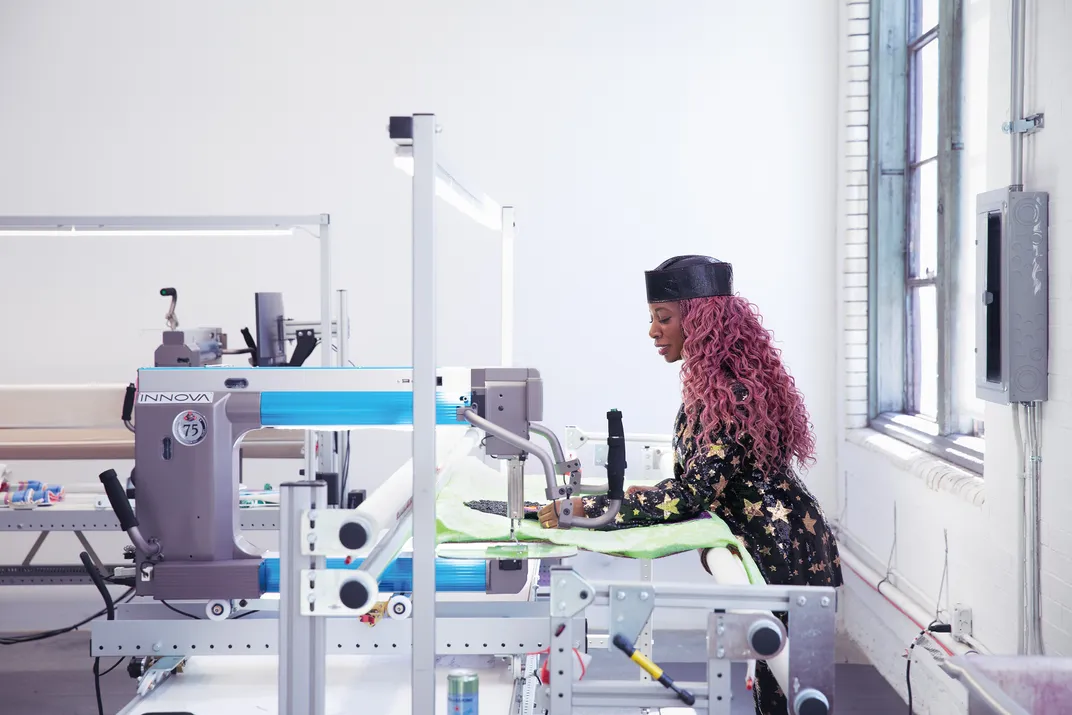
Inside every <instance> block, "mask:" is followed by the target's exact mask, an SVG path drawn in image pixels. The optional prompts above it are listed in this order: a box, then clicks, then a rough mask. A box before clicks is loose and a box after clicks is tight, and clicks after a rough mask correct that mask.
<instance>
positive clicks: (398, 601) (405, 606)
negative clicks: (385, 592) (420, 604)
mask: <svg viewBox="0 0 1072 715" xmlns="http://www.w3.org/2000/svg"><path fill="white" fill-rule="evenodd" d="M411 613H413V601H411V600H409V597H408V596H402V595H398V594H396V595H394V596H391V598H390V599H388V601H387V615H388V616H389V617H390V618H397V619H403V618H409V616H410V614H411Z"/></svg>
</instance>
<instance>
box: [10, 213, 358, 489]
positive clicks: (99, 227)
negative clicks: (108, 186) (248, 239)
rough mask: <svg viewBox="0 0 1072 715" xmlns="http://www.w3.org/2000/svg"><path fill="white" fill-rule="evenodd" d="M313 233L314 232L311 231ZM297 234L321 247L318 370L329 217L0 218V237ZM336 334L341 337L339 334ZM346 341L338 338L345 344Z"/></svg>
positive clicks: (326, 337) (327, 462)
mask: <svg viewBox="0 0 1072 715" xmlns="http://www.w3.org/2000/svg"><path fill="white" fill-rule="evenodd" d="M314 227H315V228H316V232H315V233H314V231H313V230H312V229H313V228H314ZM295 230H301V231H304V232H305V233H307V234H309V235H310V236H312V237H313V238H316V239H318V241H319V243H320V330H321V336H322V337H321V339H322V341H323V343H322V345H321V351H320V352H321V356H320V357H321V360H320V362H321V365H323V366H324V367H330V366H331V365H332V362H333V361H332V355H333V352H334V351H332V350H331V334H332V330H331V323H332V320H331V308H332V305H331V294H332V290H331V216H330V214H326V213H323V214H310V215H290V216H287V215H284V216H257V215H253V216H0V237H2V236H3V235H4V234H25V233H30V234H36V235H42V234H44V235H80V234H81V235H84V236H86V237H87V238H91V237H93V236H109V235H131V234H137V233H148V234H157V235H184V234H185V235H189V234H190V233H191V232H196V233H199V234H207V235H220V234H226V233H231V232H241V233H244V234H245V233H254V234H256V233H265V232H275V231H289V232H291V233H293V232H294V231H295ZM340 335H343V333H342V331H340ZM348 337H349V336H348V334H346V335H343V340H340V343H341V342H344V341H345V339H347V338H348ZM329 434H331V433H329V432H318V433H317V439H318V440H319V442H320V444H321V445H322V446H325V447H326V446H327V445H328V435H329ZM317 467H318V469H319V471H323V472H331V471H336V472H337V470H338V460H337V458H336V454H335V451H334V450H333V449H321V450H319V454H318V457H317Z"/></svg>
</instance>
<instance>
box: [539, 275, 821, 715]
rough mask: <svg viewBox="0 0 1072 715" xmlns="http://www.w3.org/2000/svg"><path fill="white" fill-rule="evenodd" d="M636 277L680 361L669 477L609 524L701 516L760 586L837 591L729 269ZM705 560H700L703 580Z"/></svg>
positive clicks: (549, 523) (803, 443)
mask: <svg viewBox="0 0 1072 715" xmlns="http://www.w3.org/2000/svg"><path fill="white" fill-rule="evenodd" d="M645 278H646V282H647V292H648V304H649V311H650V312H651V318H652V320H651V329H650V330H649V331H648V335H649V336H650V337H651V338H652V339H653V340H654V341H655V348H656V349H657V350H658V351H659V354H660V355H662V356H663V358H664V359H665V360H666V361H667V362H669V363H673V362H678V361H682V368H681V382H682V393H683V404H682V405H681V409H680V411H679V412H678V416H677V421H676V425H675V429H674V451H675V460H674V462H675V463H674V476H673V478H670V479H666V480H664V481H662V482H660V483H659V484H657V485H655V486H654V487H641V488H635V487H634V488H631V489H630V490H629V493H628V494H627V495H626V498H625V500H624V501H623V502H622V506H621V509H620V511H619V518H618V519H616V521H617V522H618V524H619V525H623V526H624V525H629V526H633V525H636V526H640V525H654V524H667V523H671V522H675V521H681V520H685V519H690V518H693V517H695V516H697V515H699V514H700V513H701V512H704V511H711V512H713V513H715V514H717V515H718V516H719V517H721V518H722V519H723V520H724V521H725V522H726V524H727V525H728V526H729V528H730V530H731V531H732V532H733V533H734V535H735V536H736V537H737V540H738V541H739V542H740V544H741V546H742V547H743V548H745V549H747V550H748V552H749V553H750V554H751V555H752V558H753V559H754V560H755V562H756V564H757V565H758V566H759V568H760V570H761V571H762V572H763V575H764V577H765V578H766V580H767V583H769V584H779V585H796V586H805V585H807V586H840V585H841V583H842V580H841V560H840V558H839V557H838V551H837V545H836V543H835V542H834V537H833V535H832V534H831V533H830V531H829V530H828V528H827V526H826V521H825V518H824V516H823V512H822V510H821V509H820V508H819V505H818V503H817V502H816V501H815V498H814V497H813V496H812V495H811V493H810V492H809V491H808V489H807V488H806V487H805V486H804V484H803V482H801V481H800V479H799V478H798V477H797V475H796V473H795V471H794V467H795V466H796V465H800V466H803V465H807V464H809V463H811V462H813V461H814V450H815V442H814V439H813V437H812V434H811V431H810V427H809V422H808V413H807V411H806V410H805V408H804V402H803V399H802V397H801V395H800V393H799V392H798V391H797V389H796V386H795V383H794V382H793V378H792V377H790V376H789V374H788V373H787V372H786V369H785V367H784V366H783V365H782V362H781V359H780V357H779V351H778V350H777V349H776V348H775V347H774V346H773V345H772V344H771V337H770V334H769V333H768V332H767V331H766V330H765V329H764V328H763V326H762V325H761V323H760V318H759V314H758V312H757V311H756V310H755V307H754V306H753V305H752V304H750V303H748V302H747V301H746V300H744V299H743V298H741V297H739V296H736V295H734V294H733V269H732V267H731V266H730V265H729V264H728V263H722V262H719V261H716V260H715V259H713V258H708V257H706V256H678V257H675V258H671V259H669V260H667V261H665V262H664V263H662V264H661V265H660V266H659V267H658V268H656V269H655V270H654V271H648V272H647V273H646V274H645ZM606 506H607V500H606V497H595V498H587V497H586V498H583V499H581V498H575V499H573V509H574V513H580V512H579V510H581V509H583V510H584V512H585V515H586V516H598V515H599V514H602V513H603V512H604V510H605V509H606ZM558 508H559V507H558V505H557V504H548V505H546V506H545V507H543V508H542V509H541V510H540V513H539V519H540V523H541V524H542V525H543V526H544V527H546V528H554V527H556V526H557V525H558V519H557V513H558ZM710 552H711V549H703V550H702V551H701V552H700V558H701V563H702V564H703V566H704V568H705V569H706V570H707V571H708V573H711V568H710V567H709V557H711V556H713V555H712V554H711V553H710ZM731 558H732V557H731ZM710 563H714V561H711V562H710ZM779 615H780V617H781V618H782V619H783V621H784V620H785V619H786V616H785V614H784V613H783V614H779ZM756 675H757V677H756V685H755V700H756V711H757V712H758V713H761V714H762V715H774V714H775V713H777V714H778V715H784V713H786V712H787V702H786V698H785V695H784V694H783V693H782V691H781V689H780V688H779V687H778V683H777V681H776V680H775V678H774V675H773V674H772V672H771V670H770V669H769V667H767V664H765V663H759V664H757V671H756Z"/></svg>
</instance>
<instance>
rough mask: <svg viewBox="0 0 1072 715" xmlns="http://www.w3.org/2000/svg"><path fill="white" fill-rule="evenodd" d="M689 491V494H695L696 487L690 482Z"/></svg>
mask: <svg viewBox="0 0 1072 715" xmlns="http://www.w3.org/2000/svg"><path fill="white" fill-rule="evenodd" d="M689 491H690V492H692V493H693V494H695V493H696V485H695V484H692V483H691V482H690V483H689Z"/></svg>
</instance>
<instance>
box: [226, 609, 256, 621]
mask: <svg viewBox="0 0 1072 715" xmlns="http://www.w3.org/2000/svg"><path fill="white" fill-rule="evenodd" d="M254 613H260V611H246V612H245V613H243V614H241V615H238V616H235V617H234V618H232V619H231V620H232V621H237V620H238V619H239V618H245V617H246V616H252V615H253V614H254Z"/></svg>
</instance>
